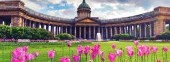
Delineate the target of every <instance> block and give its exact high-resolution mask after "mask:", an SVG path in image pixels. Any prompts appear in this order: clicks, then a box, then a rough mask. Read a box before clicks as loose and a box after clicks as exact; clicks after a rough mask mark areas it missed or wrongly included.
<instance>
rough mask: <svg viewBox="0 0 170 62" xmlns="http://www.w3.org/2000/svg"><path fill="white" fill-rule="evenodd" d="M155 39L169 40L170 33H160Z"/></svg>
mask: <svg viewBox="0 0 170 62" xmlns="http://www.w3.org/2000/svg"><path fill="white" fill-rule="evenodd" d="M156 39H160V40H170V32H165V33H162V34H161V35H158V36H156Z"/></svg>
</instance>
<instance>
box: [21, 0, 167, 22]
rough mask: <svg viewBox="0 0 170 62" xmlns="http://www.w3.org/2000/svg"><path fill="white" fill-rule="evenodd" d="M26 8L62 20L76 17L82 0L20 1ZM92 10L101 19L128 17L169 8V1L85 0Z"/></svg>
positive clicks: (93, 14)
mask: <svg viewBox="0 0 170 62" xmlns="http://www.w3.org/2000/svg"><path fill="white" fill-rule="evenodd" d="M22 1H23V2H24V3H25V6H26V7H29V8H31V9H33V10H35V11H37V12H40V13H44V14H48V15H51V16H56V17H62V18H74V17H76V16H77V13H76V12H77V7H78V6H79V4H81V2H82V0H22ZM86 2H87V3H88V4H89V6H90V7H91V9H92V16H93V17H99V18H102V19H112V18H120V17H128V16H133V15H137V14H141V13H145V12H148V11H152V10H153V9H154V8H155V7H158V6H165V7H170V4H169V3H170V0H86Z"/></svg>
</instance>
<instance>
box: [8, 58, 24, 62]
mask: <svg viewBox="0 0 170 62" xmlns="http://www.w3.org/2000/svg"><path fill="white" fill-rule="evenodd" d="M11 62H24V61H21V60H20V59H17V58H12V59H11Z"/></svg>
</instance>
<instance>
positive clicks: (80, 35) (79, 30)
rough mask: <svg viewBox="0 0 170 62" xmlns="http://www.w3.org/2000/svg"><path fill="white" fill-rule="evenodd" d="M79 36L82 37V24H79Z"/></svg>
mask: <svg viewBox="0 0 170 62" xmlns="http://www.w3.org/2000/svg"><path fill="white" fill-rule="evenodd" d="M79 38H81V26H79Z"/></svg>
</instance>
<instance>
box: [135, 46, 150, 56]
mask: <svg viewBox="0 0 170 62" xmlns="http://www.w3.org/2000/svg"><path fill="white" fill-rule="evenodd" d="M149 54H150V50H149V47H148V46H145V45H142V46H139V47H138V56H144V55H149Z"/></svg>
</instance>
